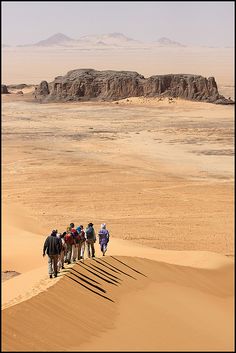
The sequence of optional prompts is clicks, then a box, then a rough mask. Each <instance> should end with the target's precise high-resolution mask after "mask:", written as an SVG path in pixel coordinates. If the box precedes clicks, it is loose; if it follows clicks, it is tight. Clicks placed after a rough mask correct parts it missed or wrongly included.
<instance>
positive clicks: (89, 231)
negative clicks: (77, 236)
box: [86, 227, 93, 239]
mask: <svg viewBox="0 0 236 353" xmlns="http://www.w3.org/2000/svg"><path fill="white" fill-rule="evenodd" d="M86 236H87V239H93V227H88V228H87V229H86Z"/></svg>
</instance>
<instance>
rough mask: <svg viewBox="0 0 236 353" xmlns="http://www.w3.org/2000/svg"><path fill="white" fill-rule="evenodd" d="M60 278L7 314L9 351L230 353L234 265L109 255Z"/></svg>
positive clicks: (5, 336)
mask: <svg viewBox="0 0 236 353" xmlns="http://www.w3.org/2000/svg"><path fill="white" fill-rule="evenodd" d="M61 276H62V278H61V279H60V280H58V281H57V283H56V284H55V285H54V286H52V287H50V288H49V289H48V290H47V291H44V292H42V293H40V294H38V295H37V296H35V297H33V298H31V299H29V300H27V301H24V302H22V303H21V304H17V305H14V306H12V307H10V308H8V309H5V310H3V312H2V318H3V333H2V338H3V350H4V351H13V350H17V351H30V350H33V351H40V350H41V351H46V350H47V351H50V350H56V351H66V350H71V351H83V350H95V351H96V350H97V351H109V350H114V351H116V350H140V349H141V350H142V349H143V350H151V351H159V350H163V351H168V350H175V351H176V350H177V351H178V350H182V351H183V350H189V351H191V350H193V351H194V350H206V351H208V350H209V351H210V350H214V351H220V350H231V349H233V311H232V306H233V285H232V276H233V266H232V265H228V266H225V267H222V268H220V269H218V270H204V269H202V270H201V269H194V268H191V267H182V266H177V265H171V264H167V263H164V262H158V261H153V260H148V259H142V258H137V257H125V256H108V257H106V258H97V259H95V260H86V261H85V262H84V263H79V264H76V265H74V267H73V268H70V269H66V270H64V273H63V274H61ZM75 327H76V332H75V331H74V330H75Z"/></svg>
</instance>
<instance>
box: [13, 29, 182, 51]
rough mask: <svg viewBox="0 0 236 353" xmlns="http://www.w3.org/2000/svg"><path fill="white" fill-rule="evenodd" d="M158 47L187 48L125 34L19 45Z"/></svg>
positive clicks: (54, 38) (60, 37) (59, 36)
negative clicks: (140, 39)
mask: <svg viewBox="0 0 236 353" xmlns="http://www.w3.org/2000/svg"><path fill="white" fill-rule="evenodd" d="M153 45H154V46H158V47H185V45H183V44H181V43H178V42H175V41H173V40H171V39H169V38H165V37H163V38H160V39H158V40H156V41H154V42H152V43H144V42H141V41H139V40H136V39H133V38H129V37H127V36H125V35H124V34H123V33H117V32H114V33H108V34H101V35H86V36H82V37H80V38H78V39H72V38H70V37H68V36H66V35H65V34H63V33H56V34H54V35H53V36H51V37H49V38H47V39H44V40H41V41H39V42H37V43H34V44H24V45H17V47H65V48H74V49H76V48H78V49H81V48H86V49H99V48H101V49H109V48H130V49H137V48H144V47H146V48H150V46H151V47H152V46H153Z"/></svg>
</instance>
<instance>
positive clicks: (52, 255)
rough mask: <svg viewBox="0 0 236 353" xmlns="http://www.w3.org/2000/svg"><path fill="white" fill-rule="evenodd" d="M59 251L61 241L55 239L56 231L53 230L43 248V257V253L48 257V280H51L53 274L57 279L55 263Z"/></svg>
mask: <svg viewBox="0 0 236 353" xmlns="http://www.w3.org/2000/svg"><path fill="white" fill-rule="evenodd" d="M61 250H62V249H61V241H60V239H59V238H58V237H57V231H56V230H53V231H52V233H51V235H49V236H48V237H47V239H46V240H45V242H44V246H43V256H45V252H46V253H47V255H48V272H49V277H50V278H52V274H53V272H54V276H55V277H57V262H58V257H59V255H60V253H61Z"/></svg>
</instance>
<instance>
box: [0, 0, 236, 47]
mask: <svg viewBox="0 0 236 353" xmlns="http://www.w3.org/2000/svg"><path fill="white" fill-rule="evenodd" d="M1 5H2V43H3V44H8V45H16V44H30V43H35V42H38V41H40V40H43V39H46V38H48V37H50V36H51V35H53V34H55V33H58V32H60V33H63V34H65V35H67V36H69V37H71V38H73V39H78V38H79V37H81V36H83V35H89V34H106V33H112V32H120V33H123V34H125V35H126V36H128V37H131V38H133V39H137V40H141V41H153V40H156V39H159V38H160V37H168V38H170V39H172V40H175V41H178V42H181V43H183V44H187V45H191V44H193V45H209V46H233V45H234V1H224V2H223V1H211V2H207V1H193V2H192V1H189V2H182V1H173V2H165V1H163V2H159V1H154V2H151V1H150V2H148V1H145V2H143V1H134V2H133V1H132V2H128V1H124V2H122V1H110V2H109V1H108V2H103V1H99V2H93V1H91V2H88V1H86V2H83V1H75V2H69V1H58V2H56V1H55V2H54V1H53V2H50V1H45V2H44V1H32V2H31V1H29V2H28V1H27V2H24V1H17V2H14V1H2V2H1Z"/></svg>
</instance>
